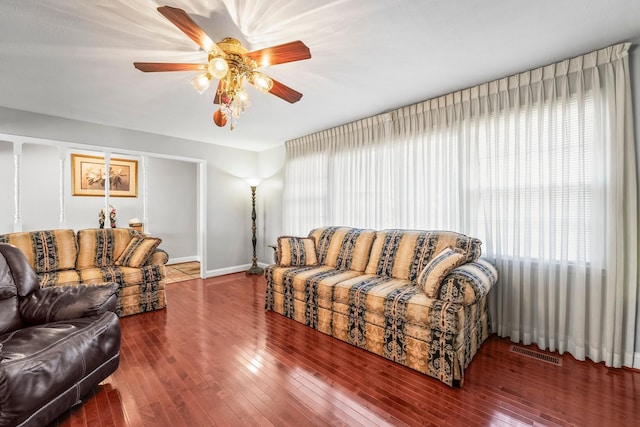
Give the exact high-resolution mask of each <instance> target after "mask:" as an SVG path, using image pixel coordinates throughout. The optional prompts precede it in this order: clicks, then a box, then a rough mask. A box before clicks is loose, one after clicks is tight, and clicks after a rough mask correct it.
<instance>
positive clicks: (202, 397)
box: [53, 274, 640, 426]
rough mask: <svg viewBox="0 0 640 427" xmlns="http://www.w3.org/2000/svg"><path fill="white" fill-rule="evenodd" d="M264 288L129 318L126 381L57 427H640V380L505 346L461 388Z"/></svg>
mask: <svg viewBox="0 0 640 427" xmlns="http://www.w3.org/2000/svg"><path fill="white" fill-rule="evenodd" d="M264 291H265V282H264V278H263V277H260V278H257V279H256V278H250V277H246V276H245V275H244V274H233V275H228V276H223V277H218V278H213V279H207V280H201V279H195V280H189V281H186V282H181V283H172V284H169V285H167V299H168V308H167V309H166V310H161V311H157V312H152V313H145V314H139V315H135V316H130V317H125V318H123V319H121V324H122V333H123V341H122V351H121V354H122V357H121V364H120V367H119V368H118V370H117V371H116V372H115V373H114V374H113V375H111V376H110V377H109V378H107V379H106V380H105V381H104V382H103V383H102V384H101V385H100V386H99V387H98V388H97V389H96V391H95V393H94V394H92V395H90V396H87V397H86V398H85V399H84V404H83V405H81V406H77V407H75V408H73V409H72V410H70V411H68V412H67V413H66V414H64V415H63V416H62V417H61V418H60V419H59V420H58V421H56V422H55V423H54V424H53V425H55V426H213V425H229V426H238V425H243V426H244V425H255V426H268V425H276V426H306V425H314V426H324V425H345V426H356V425H363V426H374V425H431V426H439V425H446V426H458V425H459V426H487V425H492V426H514V425H517V426H524V425H527V426H528V425H576V426H614V425H615V426H638V425H640V372H637V371H633V370H628V369H608V368H606V367H605V366H604V365H602V364H595V363H592V362H578V361H576V360H574V359H573V358H572V357H571V356H568V355H565V356H562V362H563V365H562V366H555V365H552V364H549V363H545V362H542V361H538V360H534V359H530V358H527V357H524V356H521V355H518V354H514V353H512V352H510V351H509V346H510V344H511V343H510V342H508V341H507V340H504V339H500V338H497V337H495V336H493V337H491V338H490V339H489V340H488V341H487V342H485V343H484V344H483V346H482V348H481V349H480V352H479V353H478V355H477V356H476V358H475V359H474V360H473V361H472V362H471V365H470V367H469V368H468V370H467V371H466V377H465V384H464V386H463V387H462V388H461V389H452V388H449V387H447V386H445V385H444V384H442V383H440V382H439V381H437V380H434V379H431V378H429V377H426V376H424V375H422V374H420V373H418V372H415V371H413V370H411V369H408V368H405V367H402V366H399V365H396V364H394V363H392V362H389V361H387V360H385V359H384V358H382V357H379V356H376V355H373V354H370V353H368V352H366V351H363V350H359V349H357V348H355V347H352V346H350V345H348V344H346V343H343V342H341V341H338V340H337V339H334V338H331V337H329V336H327V335H324V334H322V333H319V332H316V331H314V330H312V329H310V328H307V327H305V326H304V325H301V324H299V323H296V322H294V321H292V320H289V319H286V318H284V317H282V316H280V315H278V314H275V313H271V312H265V311H264V308H263V307H264Z"/></svg>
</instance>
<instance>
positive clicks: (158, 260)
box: [147, 249, 169, 265]
mask: <svg viewBox="0 0 640 427" xmlns="http://www.w3.org/2000/svg"><path fill="white" fill-rule="evenodd" d="M168 262H169V254H168V253H167V251H165V250H163V249H156V250H155V251H154V252H153V255H151V258H150V259H149V261H148V264H147V265H165V264H166V263H168Z"/></svg>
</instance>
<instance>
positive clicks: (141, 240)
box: [115, 236, 162, 268]
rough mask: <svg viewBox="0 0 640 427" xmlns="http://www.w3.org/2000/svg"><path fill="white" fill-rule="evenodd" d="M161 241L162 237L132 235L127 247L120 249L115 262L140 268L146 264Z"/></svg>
mask: <svg viewBox="0 0 640 427" xmlns="http://www.w3.org/2000/svg"><path fill="white" fill-rule="evenodd" d="M160 243H162V239H158V238H156V237H138V236H134V237H132V238H131V240H130V241H129V244H128V245H127V247H126V248H125V249H124V251H122V253H121V254H120V256H119V257H118V259H116V262H115V264H116V265H119V266H125V267H136V268H140V267H142V266H143V265H146V264H147V262H148V261H149V260H150V259H151V257H152V256H153V252H154V251H155V250H156V248H157V247H158V246H159V245H160Z"/></svg>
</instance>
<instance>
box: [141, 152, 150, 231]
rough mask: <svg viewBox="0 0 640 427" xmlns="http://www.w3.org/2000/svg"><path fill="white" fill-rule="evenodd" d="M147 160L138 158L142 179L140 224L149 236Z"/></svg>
mask: <svg viewBox="0 0 640 427" xmlns="http://www.w3.org/2000/svg"><path fill="white" fill-rule="evenodd" d="M148 170H149V159H148V158H147V156H141V157H140V175H141V177H142V190H141V191H142V224H144V232H145V233H147V234H151V224H149V185H148V180H147V176H148Z"/></svg>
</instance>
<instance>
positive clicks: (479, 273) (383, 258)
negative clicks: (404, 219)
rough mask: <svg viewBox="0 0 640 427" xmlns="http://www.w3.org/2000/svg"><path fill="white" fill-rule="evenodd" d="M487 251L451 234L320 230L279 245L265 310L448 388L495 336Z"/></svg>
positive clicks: (493, 278) (492, 277)
mask: <svg viewBox="0 0 640 427" xmlns="http://www.w3.org/2000/svg"><path fill="white" fill-rule="evenodd" d="M480 247H481V242H480V240H478V239H476V238H472V237H469V236H466V235H464V234H459V233H455V232H450V231H419V230H395V229H393V230H381V231H375V230H365V229H357V228H349V227H322V228H317V229H314V230H312V231H311V232H310V233H309V236H307V237H287V236H283V237H280V238H279V239H278V246H277V256H276V258H277V263H276V264H274V265H271V266H269V267H267V269H266V271H265V274H266V280H267V290H266V304H265V307H266V309H267V310H271V311H275V312H277V313H280V314H282V315H284V316H286V317H288V318H291V319H294V320H296V321H298V322H301V323H304V324H305V325H307V326H310V327H311V328H313V329H317V330H318V331H321V332H323V333H325V334H328V335H331V336H333V337H336V338H338V339H340V340H342V341H346V342H348V343H350V344H352V345H355V346H357V347H360V348H363V349H366V350H368V351H371V352H373V353H375V354H378V355H381V356H384V357H386V358H387V359H390V360H393V361H395V362H397V363H400V364H402V365H405V366H408V367H410V368H412V369H415V370H417V371H419V372H422V373H424V374H427V375H429V376H432V377H435V378H437V379H439V380H440V381H442V382H443V383H445V384H447V385H449V386H456V387H459V386H461V385H462V383H463V379H464V378H463V373H464V370H465V368H466V367H467V366H468V365H469V363H470V362H471V359H472V358H473V356H474V355H475V354H476V352H477V351H478V349H479V347H480V345H481V344H482V342H483V341H484V340H485V339H486V338H487V337H488V335H489V332H490V317H489V311H488V308H487V294H488V292H489V291H490V289H491V287H492V286H493V285H494V284H495V283H496V280H497V278H498V274H497V271H496V269H495V267H494V266H493V265H492V264H491V263H490V262H489V261H487V260H486V259H482V258H480Z"/></svg>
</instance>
